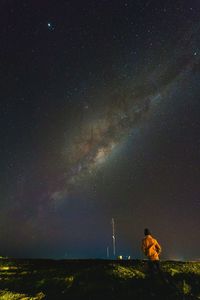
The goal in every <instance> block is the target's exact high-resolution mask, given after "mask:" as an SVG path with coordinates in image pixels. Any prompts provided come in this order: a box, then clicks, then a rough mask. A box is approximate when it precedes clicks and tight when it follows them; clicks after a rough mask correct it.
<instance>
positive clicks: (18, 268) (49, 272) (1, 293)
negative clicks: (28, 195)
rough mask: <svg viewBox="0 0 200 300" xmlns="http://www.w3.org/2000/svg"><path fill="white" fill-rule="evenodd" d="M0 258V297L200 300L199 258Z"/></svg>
mask: <svg viewBox="0 0 200 300" xmlns="http://www.w3.org/2000/svg"><path fill="white" fill-rule="evenodd" d="M161 268H162V271H163V278H162V277H161V276H155V277H154V278H151V277H150V276H149V274H148V268H147V263H146V262H144V261H137V260H133V261H109V260H63V261H54V260H15V259H0V299H1V300H18V299H23V300H42V299H54V300H62V299H83V298H87V299H95V300H96V299H97V300H98V299H105V300H106V299H111V300H112V299H115V300H118V299H137V300H140V299H141V300H145V299H148V300H149V299H159V300H160V299H162V300H164V299H167V300H172V299H173V300H175V299H177V300H179V299H180V300H183V299H184V300H187V299H188V300H191V299H194V300H195V299H196V300H197V299H200V262H196V263H195V262H173V261H172V262H162V263H161Z"/></svg>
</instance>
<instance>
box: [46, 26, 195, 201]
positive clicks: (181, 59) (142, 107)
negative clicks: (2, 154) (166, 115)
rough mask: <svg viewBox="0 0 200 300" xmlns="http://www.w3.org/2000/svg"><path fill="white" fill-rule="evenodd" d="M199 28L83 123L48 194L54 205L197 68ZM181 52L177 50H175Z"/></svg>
mask: <svg viewBox="0 0 200 300" xmlns="http://www.w3.org/2000/svg"><path fill="white" fill-rule="evenodd" d="M199 31H200V30H199V26H197V27H196V29H195V34H194V31H192V32H189V33H187V35H186V36H184V39H181V41H180V42H179V45H177V48H176V49H175V50H174V53H173V56H172V57H170V58H169V59H168V61H167V62H166V63H165V65H164V66H163V67H162V69H159V68H158V67H157V68H155V70H153V71H152V72H151V73H149V74H146V75H144V77H143V78H142V80H141V79H140V81H139V82H138V81H137V80H135V81H133V82H131V83H130V84H129V85H128V87H127V86H126V87H124V88H122V89H121V90H120V91H119V89H117V88H115V89H112V91H111V92H110V93H109V94H108V95H106V98H107V99H109V101H108V104H105V106H104V107H103V108H101V111H98V113H97V114H96V115H95V113H94V114H93V115H92V116H90V117H89V118H88V120H86V121H85V122H84V124H83V126H82V128H80V130H79V132H78V134H76V135H75V137H73V138H72V141H71V143H70V145H68V146H67V147H66V149H65V150H64V152H65V159H66V172H65V175H64V183H63V184H62V187H59V189H58V190H56V191H54V192H53V193H52V194H51V200H52V201H53V202H54V201H55V202H58V201H63V199H65V198H67V196H68V195H69V193H70V192H72V191H73V190H74V189H75V188H76V184H77V182H79V180H80V179H82V178H83V177H84V176H86V175H88V174H91V173H92V172H93V171H95V169H96V168H98V166H99V165H101V164H102V163H104V162H105V161H106V160H107V159H108V157H109V156H110V154H111V153H112V152H113V150H114V149H116V148H117V147H118V146H119V145H120V144H121V143H122V142H123V140H124V139H125V138H127V137H128V136H129V134H130V132H131V131H132V130H133V129H134V128H135V127H137V126H138V124H140V123H141V122H142V121H143V120H146V119H148V118H149V117H150V115H151V111H152V110H154V109H156V106H159V103H160V102H161V101H162V97H163V95H165V96H166V95H167V93H169V92H170V90H171V89H172V88H173V87H174V85H175V84H176V82H177V81H180V82H181V80H182V81H183V76H184V74H185V73H188V72H194V71H195V69H196V68H198V67H199V56H197V55H195V52H194V49H195V47H194V43H195V42H196V40H195V39H196V34H197V33H198V32H199ZM180 44H181V46H182V47H181V49H184V50H182V51H181V50H179V48H178V47H180Z"/></svg>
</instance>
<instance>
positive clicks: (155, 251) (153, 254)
mask: <svg viewBox="0 0 200 300" xmlns="http://www.w3.org/2000/svg"><path fill="white" fill-rule="evenodd" d="M142 251H143V252H144V254H145V255H146V256H147V257H148V258H149V259H150V260H159V254H160V253H161V247H160V245H159V244H158V242H157V241H156V240H155V239H154V238H153V237H152V236H151V235H147V236H145V238H144V239H143V240H142Z"/></svg>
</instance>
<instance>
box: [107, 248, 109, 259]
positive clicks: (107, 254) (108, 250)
mask: <svg viewBox="0 0 200 300" xmlns="http://www.w3.org/2000/svg"><path fill="white" fill-rule="evenodd" d="M109 256H110V254H109V247H107V259H109Z"/></svg>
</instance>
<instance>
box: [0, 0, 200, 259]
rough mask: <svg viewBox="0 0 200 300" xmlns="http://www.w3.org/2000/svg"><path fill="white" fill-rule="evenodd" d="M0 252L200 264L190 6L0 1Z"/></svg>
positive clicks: (194, 18)
mask: <svg viewBox="0 0 200 300" xmlns="http://www.w3.org/2000/svg"><path fill="white" fill-rule="evenodd" d="M0 136H1V139H0V143H1V146H0V158H1V159H0V208H1V209H0V255H2V256H8V257H32V258H37V257H40V258H57V259H59V258H66V259H67V258H105V257H106V249H107V247H109V249H110V254H111V253H112V227H111V219H112V218H114V219H115V226H116V252H117V255H119V254H120V255H124V256H126V255H131V257H132V258H142V257H143V255H142V253H141V250H140V247H141V239H142V238H143V230H144V228H145V227H148V228H149V229H150V230H151V231H152V234H153V236H155V237H156V238H157V239H158V241H159V243H160V244H161V246H162V248H163V253H162V259H190V260H192V259H199V258H200V252H199V251H200V239H199V231H200V217H199V215H200V2H199V1H198V0H191V1H188V0H176V1H171V0H166V1H160V0H149V1H148V0H146V1H145V0H79V1H78V0H69V1H68V0H65V1H64V0H59V1H54V0H49V1H47V0H43V1H39V0H38V1H31V0H29V1H28V0H27V1H25V0H20V1H17V0H15V1H14V0H2V1H1V8H0Z"/></svg>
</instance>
